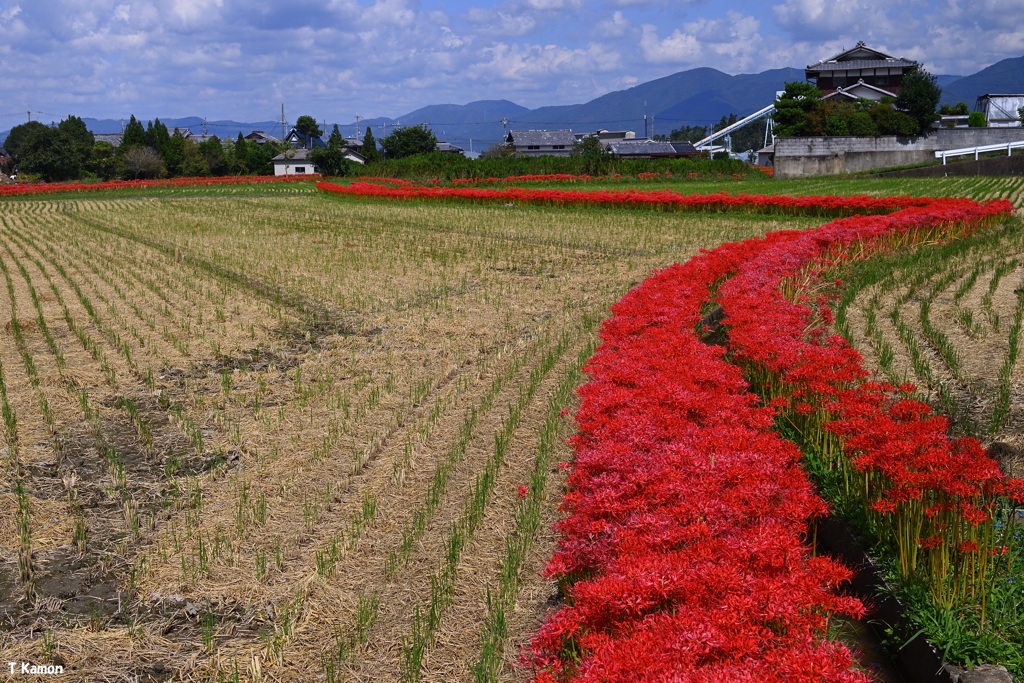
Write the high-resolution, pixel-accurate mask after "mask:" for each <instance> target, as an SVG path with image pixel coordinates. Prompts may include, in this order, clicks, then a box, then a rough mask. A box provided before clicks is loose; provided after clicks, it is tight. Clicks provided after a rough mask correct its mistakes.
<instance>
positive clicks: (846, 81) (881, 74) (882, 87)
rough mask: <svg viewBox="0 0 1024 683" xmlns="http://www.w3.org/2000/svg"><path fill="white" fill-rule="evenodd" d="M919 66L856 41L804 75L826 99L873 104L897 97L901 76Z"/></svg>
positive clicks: (809, 68) (812, 65) (809, 69)
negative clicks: (862, 99)
mask: <svg viewBox="0 0 1024 683" xmlns="http://www.w3.org/2000/svg"><path fill="white" fill-rule="evenodd" d="M919 66H920V65H919V64H918V63H917V62H915V61H912V60H909V59H903V58H902V57H893V56H892V55H887V54H885V53H884V52H879V51H878V50H874V49H872V48H870V47H867V46H866V45H865V44H864V41H860V42H859V43H857V45H856V47H854V48H853V49H850V50H846V51H845V52H840V53H839V54H837V55H835V56H834V57H830V58H828V59H825V60H822V61H820V62H818V63H817V64H811V65H810V66H808V67H807V69H806V71H805V72H804V73H805V74H806V76H807V80H808V81H811V82H812V83H814V84H815V85H816V86H817V88H818V90H820V91H821V92H822V93H823V94H824V95H825V96H826V97H830V96H832V97H835V96H846V97H863V98H866V99H870V100H875V101H877V100H880V99H882V98H883V97H885V96H887V95H889V96H893V97H895V96H896V95H898V94H899V92H900V84H902V83H903V77H904V76H905V75H906V74H908V73H910V72H911V71H914V70H915V69H917V68H918V67H919Z"/></svg>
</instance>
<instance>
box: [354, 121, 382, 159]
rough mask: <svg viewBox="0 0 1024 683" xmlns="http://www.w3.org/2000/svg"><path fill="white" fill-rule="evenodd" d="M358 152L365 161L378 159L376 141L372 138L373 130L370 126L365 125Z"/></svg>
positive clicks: (378, 153)
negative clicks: (360, 147)
mask: <svg viewBox="0 0 1024 683" xmlns="http://www.w3.org/2000/svg"><path fill="white" fill-rule="evenodd" d="M359 153H360V154H362V155H363V158H365V159H366V163H368V164H371V163H373V162H375V161H380V152H379V151H378V150H377V141H376V140H375V139H374V138H373V131H372V130H370V127H369V126H367V127H366V135H364V136H363V146H362V149H360V150H359Z"/></svg>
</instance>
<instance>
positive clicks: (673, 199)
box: [316, 181, 936, 216]
mask: <svg viewBox="0 0 1024 683" xmlns="http://www.w3.org/2000/svg"><path fill="white" fill-rule="evenodd" d="M316 186H317V188H318V189H320V190H322V191H324V192H329V193H332V194H338V195H346V196H352V197H368V198H377V199H415V200H424V199H432V200H449V201H450V200H461V201H471V202H478V203H491V202H497V203H502V202H503V203H508V202H521V203H524V204H546V205H554V206H610V207H626V208H639V207H650V208H657V209H666V210H683V211H750V212H761V213H790V214H791V213H799V214H810V215H821V216H836V215H841V216H847V215H854V214H874V213H888V212H891V211H896V210H899V209H904V208H907V207H914V206H916V207H926V206H929V205H930V204H932V203H933V202H934V201H936V200H934V199H931V198H928V197H869V196H865V195H859V196H852V197H850V196H847V197H839V196H835V197H831V196H827V197H790V196H786V195H754V194H735V195H731V194H726V193H724V192H723V193H719V194H707V195H691V194H683V193H681V192H674V191H672V190H633V189H628V190H551V189H530V188H523V187H508V188H501V189H496V188H473V187H439V186H433V185H417V184H413V183H406V184H402V185H400V186H395V185H394V184H393V183H382V182H363V181H356V182H352V183H349V184H347V185H343V184H339V183H332V182H327V181H320V182H318V183H317V185H316Z"/></svg>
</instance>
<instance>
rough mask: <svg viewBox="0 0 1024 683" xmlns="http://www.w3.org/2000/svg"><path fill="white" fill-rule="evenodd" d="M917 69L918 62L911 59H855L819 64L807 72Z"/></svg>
mask: <svg viewBox="0 0 1024 683" xmlns="http://www.w3.org/2000/svg"><path fill="white" fill-rule="evenodd" d="M915 67H917V62H912V61H910V60H909V59H853V60H850V61H846V62H831V61H829V62H818V63H817V64H812V65H811V66H809V67H807V70H808V71H815V72H818V73H826V72H829V71H848V70H850V69H886V68H888V69H900V68H902V69H913V68H915Z"/></svg>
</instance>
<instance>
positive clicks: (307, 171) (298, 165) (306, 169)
mask: <svg viewBox="0 0 1024 683" xmlns="http://www.w3.org/2000/svg"><path fill="white" fill-rule="evenodd" d="M315 173H316V166H314V165H313V162H312V161H308V160H307V161H301V160H298V159H292V160H291V161H286V162H280V161H275V162H274V175H276V176H282V175H313V174H315Z"/></svg>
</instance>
